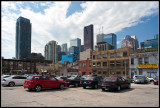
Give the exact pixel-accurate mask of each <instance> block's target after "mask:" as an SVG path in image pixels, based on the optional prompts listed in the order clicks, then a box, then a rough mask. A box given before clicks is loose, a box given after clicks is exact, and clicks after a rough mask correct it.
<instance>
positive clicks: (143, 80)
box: [134, 75, 149, 84]
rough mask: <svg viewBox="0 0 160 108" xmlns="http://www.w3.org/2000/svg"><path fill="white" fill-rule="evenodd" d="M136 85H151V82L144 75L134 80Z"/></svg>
mask: <svg viewBox="0 0 160 108" xmlns="http://www.w3.org/2000/svg"><path fill="white" fill-rule="evenodd" d="M134 83H135V84H137V83H143V84H146V83H149V80H148V79H147V77H146V76H144V75H136V76H135V78H134Z"/></svg>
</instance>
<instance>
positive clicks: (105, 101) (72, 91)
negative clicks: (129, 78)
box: [1, 83, 159, 107]
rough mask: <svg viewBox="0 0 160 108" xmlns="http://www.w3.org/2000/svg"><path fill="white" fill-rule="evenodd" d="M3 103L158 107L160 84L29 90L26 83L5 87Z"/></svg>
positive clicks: (55, 105)
mask: <svg viewBox="0 0 160 108" xmlns="http://www.w3.org/2000/svg"><path fill="white" fill-rule="evenodd" d="M1 106H2V107H158V106H159V86H158V85H153V84H133V83H132V84H131V89H123V90H121V91H120V92H118V91H108V90H107V91H105V92H102V90H101V89H92V88H86V89H83V88H82V87H78V88H75V87H70V88H66V89H64V90H59V89H48V90H42V91H41V92H35V91H29V90H28V89H24V88H23V86H15V87H2V86H1Z"/></svg>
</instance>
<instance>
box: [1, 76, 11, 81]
mask: <svg viewBox="0 0 160 108" xmlns="http://www.w3.org/2000/svg"><path fill="white" fill-rule="evenodd" d="M10 76H11V75H2V76H1V81H3V78H7V77H10Z"/></svg>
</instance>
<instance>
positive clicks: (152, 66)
mask: <svg viewBox="0 0 160 108" xmlns="http://www.w3.org/2000/svg"><path fill="white" fill-rule="evenodd" d="M130 73H131V74H130V75H131V76H130V77H131V78H133V76H134V75H145V76H148V77H151V78H154V77H155V76H157V75H159V53H158V52H157V51H154V52H147V51H146V52H142V53H141V52H135V53H134V54H131V55H130Z"/></svg>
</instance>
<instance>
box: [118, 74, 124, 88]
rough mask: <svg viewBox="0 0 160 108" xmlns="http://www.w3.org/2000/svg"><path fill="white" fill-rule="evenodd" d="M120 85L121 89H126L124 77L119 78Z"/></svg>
mask: <svg viewBox="0 0 160 108" xmlns="http://www.w3.org/2000/svg"><path fill="white" fill-rule="evenodd" d="M118 83H119V85H120V86H121V88H124V87H125V83H124V79H122V77H118Z"/></svg>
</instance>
